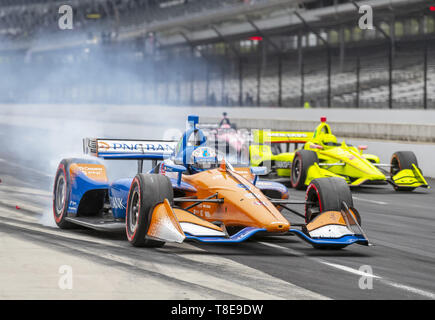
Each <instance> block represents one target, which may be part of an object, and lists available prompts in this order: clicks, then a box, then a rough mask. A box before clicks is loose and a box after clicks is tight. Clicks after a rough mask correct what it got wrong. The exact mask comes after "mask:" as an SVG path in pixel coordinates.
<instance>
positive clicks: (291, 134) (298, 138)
mask: <svg viewBox="0 0 435 320" xmlns="http://www.w3.org/2000/svg"><path fill="white" fill-rule="evenodd" d="M313 136H314V133H313V132H297V131H268V130H253V140H254V143H259V144H263V143H305V142H308V141H310V140H311V139H312V138H313Z"/></svg>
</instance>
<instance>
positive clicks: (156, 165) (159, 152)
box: [53, 116, 369, 248]
mask: <svg viewBox="0 0 435 320" xmlns="http://www.w3.org/2000/svg"><path fill="white" fill-rule="evenodd" d="M188 120H189V124H190V127H189V128H188V129H187V130H186V132H185V133H184V134H183V135H182V137H181V139H180V141H179V142H178V143H177V142H175V141H156V140H153V141H150V140H134V141H133V140H119V139H116V140H114V139H91V138H87V139H84V150H85V153H87V154H90V155H93V156H96V157H99V158H102V159H135V160H137V162H138V173H137V175H136V176H135V177H132V178H123V179H118V180H116V181H113V182H109V181H108V179H107V175H106V168H105V166H104V165H103V164H101V163H100V162H99V161H97V160H94V159H92V158H91V159H73V158H71V159H63V160H62V161H61V162H60V164H59V167H58V169H57V172H56V176H55V182H54V196H53V213H54V218H55V221H56V223H57V225H58V226H59V227H60V228H71V227H74V226H75V225H81V226H84V227H88V228H93V229H97V230H106V231H123V230H125V232H126V235H127V239H128V241H129V242H130V243H131V244H132V245H134V246H145V247H159V246H162V245H164V244H165V242H177V243H181V242H183V241H184V240H194V241H198V242H206V243H236V242H241V241H244V240H246V239H248V238H250V237H251V236H253V235H254V234H258V233H259V234H264V235H296V236H299V237H300V238H301V239H303V240H305V241H306V242H308V243H309V244H311V245H313V246H314V247H322V248H342V247H345V246H347V245H350V244H353V243H356V244H361V245H368V244H369V242H368V239H367V237H366V236H365V234H364V232H363V230H362V229H361V227H360V224H361V217H360V215H359V213H358V211H357V210H356V209H355V208H354V207H353V200H352V195H351V193H350V190H349V187H348V186H347V184H346V183H345V182H344V181H343V180H342V179H337V178H321V179H315V180H313V181H312V182H311V184H310V186H309V187H308V189H307V191H306V200H305V201H296V200H291V199H289V193H288V189H287V188H286V187H285V186H284V185H282V184H279V183H276V182H270V181H262V180H260V179H259V178H258V176H259V175H261V174H262V173H264V168H249V167H233V166H232V165H231V164H230V163H229V162H227V161H226V159H225V157H222V156H221V155H219V154H218V153H217V152H216V151H215V149H214V148H213V147H210V146H208V145H207V139H206V136H205V135H204V133H203V132H202V130H201V129H199V128H198V117H196V116H190V117H189V118H188ZM144 160H151V161H152V166H151V167H152V168H151V170H150V171H149V172H148V173H143V172H142V171H143V161H144ZM291 205H304V207H305V212H298V211H297V210H295V209H294V208H291V207H289V206H291ZM283 209H287V210H288V211H289V212H291V213H294V214H295V215H297V216H300V217H303V218H305V223H302V224H301V223H300V224H291V223H290V222H289V221H288V220H287V219H286V218H284V216H283V215H282V214H281V211H282V210H283Z"/></svg>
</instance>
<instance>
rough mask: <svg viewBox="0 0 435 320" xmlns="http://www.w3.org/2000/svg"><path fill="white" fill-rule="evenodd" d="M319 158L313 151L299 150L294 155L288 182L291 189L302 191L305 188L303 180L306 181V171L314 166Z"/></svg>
mask: <svg viewBox="0 0 435 320" xmlns="http://www.w3.org/2000/svg"><path fill="white" fill-rule="evenodd" d="M318 162H319V158H318V157H317V154H316V153H315V152H314V151H311V150H299V151H297V152H296V153H295V156H294V158H293V163H292V169H291V174H290V182H291V185H292V187H293V188H296V189H298V190H303V189H304V188H305V180H306V179H307V171H308V169H309V168H310V167H311V166H312V165H313V164H314V163H318Z"/></svg>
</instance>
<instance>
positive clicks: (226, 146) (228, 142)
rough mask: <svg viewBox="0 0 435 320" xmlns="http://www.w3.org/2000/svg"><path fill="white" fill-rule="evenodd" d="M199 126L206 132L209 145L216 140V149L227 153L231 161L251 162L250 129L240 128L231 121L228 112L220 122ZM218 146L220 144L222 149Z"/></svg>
mask: <svg viewBox="0 0 435 320" xmlns="http://www.w3.org/2000/svg"><path fill="white" fill-rule="evenodd" d="M225 120H226V121H225ZM199 128H200V129H201V130H202V131H203V132H204V133H205V135H206V137H207V140H209V145H212V143H211V141H214V142H215V149H216V150H217V151H220V152H221V153H225V155H226V157H227V158H228V159H229V160H230V162H232V163H245V164H247V165H248V164H249V145H250V143H251V131H250V130H248V129H243V128H242V129H238V128H237V125H236V124H235V123H230V122H229V119H228V118H227V117H226V113H224V118H223V119H222V121H221V122H220V123H219V124H215V123H201V124H199ZM217 146H220V150H219V148H218V147H217Z"/></svg>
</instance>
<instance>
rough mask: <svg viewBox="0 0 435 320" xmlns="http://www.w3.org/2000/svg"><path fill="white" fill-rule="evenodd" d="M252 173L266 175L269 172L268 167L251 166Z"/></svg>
mask: <svg viewBox="0 0 435 320" xmlns="http://www.w3.org/2000/svg"><path fill="white" fill-rule="evenodd" d="M251 173H252V174H253V175H256V176H264V175H265V174H266V173H267V168H266V167H251Z"/></svg>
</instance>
